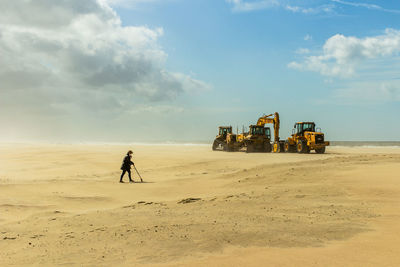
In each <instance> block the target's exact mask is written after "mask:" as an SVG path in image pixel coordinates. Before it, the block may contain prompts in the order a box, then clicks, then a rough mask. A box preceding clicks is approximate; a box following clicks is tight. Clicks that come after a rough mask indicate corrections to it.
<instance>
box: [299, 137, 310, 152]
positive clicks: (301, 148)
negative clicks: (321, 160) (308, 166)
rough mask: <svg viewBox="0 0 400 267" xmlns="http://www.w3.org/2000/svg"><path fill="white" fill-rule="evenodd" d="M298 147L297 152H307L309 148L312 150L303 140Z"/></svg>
mask: <svg viewBox="0 0 400 267" xmlns="http://www.w3.org/2000/svg"><path fill="white" fill-rule="evenodd" d="M296 148H297V153H307V150H308V152H310V149H309V148H308V146H307V143H306V142H304V141H303V140H301V141H299V142H298V143H297V146H296Z"/></svg>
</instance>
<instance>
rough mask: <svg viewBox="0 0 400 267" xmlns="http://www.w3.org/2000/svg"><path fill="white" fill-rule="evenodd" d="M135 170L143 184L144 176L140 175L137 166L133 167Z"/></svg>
mask: <svg viewBox="0 0 400 267" xmlns="http://www.w3.org/2000/svg"><path fill="white" fill-rule="evenodd" d="M133 168H135V171H136V173H137V174H138V175H139V178H140V181H141V182H142V183H143V179H142V176H140V173H139V172H138V170H137V169H136V166H135V165H133Z"/></svg>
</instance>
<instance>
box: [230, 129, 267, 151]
mask: <svg viewBox="0 0 400 267" xmlns="http://www.w3.org/2000/svg"><path fill="white" fill-rule="evenodd" d="M237 143H238V145H239V146H240V147H241V148H245V149H246V152H247V153H252V152H271V150H272V146H271V129H270V128H269V127H264V125H263V126H261V125H250V126H249V132H247V133H245V132H243V133H241V134H239V135H238V136H237Z"/></svg>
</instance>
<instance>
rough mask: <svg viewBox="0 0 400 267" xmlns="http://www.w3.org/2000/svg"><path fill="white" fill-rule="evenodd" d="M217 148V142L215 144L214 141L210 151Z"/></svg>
mask: <svg viewBox="0 0 400 267" xmlns="http://www.w3.org/2000/svg"><path fill="white" fill-rule="evenodd" d="M217 147H218V142H217V140H214V143H213V145H212V150H214V151H215V150H217Z"/></svg>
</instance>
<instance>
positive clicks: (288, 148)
mask: <svg viewBox="0 0 400 267" xmlns="http://www.w3.org/2000/svg"><path fill="white" fill-rule="evenodd" d="M284 149H285V152H286V153H293V152H294V151H295V147H294V146H293V145H291V144H290V143H289V142H288V141H285V145H284Z"/></svg>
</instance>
